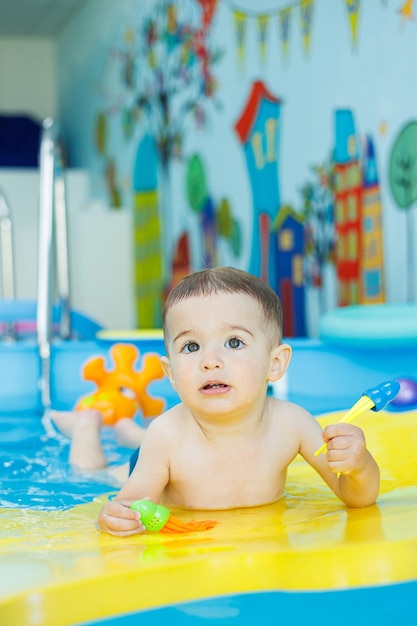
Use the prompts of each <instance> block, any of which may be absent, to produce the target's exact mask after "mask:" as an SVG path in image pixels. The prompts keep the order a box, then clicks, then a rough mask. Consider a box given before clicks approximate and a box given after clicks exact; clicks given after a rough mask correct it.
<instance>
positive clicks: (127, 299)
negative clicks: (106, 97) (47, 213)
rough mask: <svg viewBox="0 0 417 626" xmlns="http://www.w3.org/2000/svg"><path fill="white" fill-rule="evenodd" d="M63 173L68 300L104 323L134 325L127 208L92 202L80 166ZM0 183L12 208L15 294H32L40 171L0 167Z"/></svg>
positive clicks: (25, 296) (32, 296)
mask: <svg viewBox="0 0 417 626" xmlns="http://www.w3.org/2000/svg"><path fill="white" fill-rule="evenodd" d="M66 179H67V189H66V192H67V193H66V195H67V211H68V231H69V232H68V239H69V259H70V281H71V305H72V307H73V308H74V309H77V310H79V311H81V312H82V313H85V314H86V315H89V316H91V317H92V318H94V319H95V320H97V321H98V322H100V323H101V324H103V325H104V326H105V327H107V328H112V329H126V328H132V327H133V326H134V316H133V312H134V306H133V278H132V268H133V262H132V259H131V251H132V245H131V236H132V235H131V233H132V225H131V217H130V213H129V212H128V211H124V212H120V213H116V212H115V211H103V209H102V208H99V207H95V206H94V205H92V204H91V203H90V201H89V181H88V176H87V174H86V173H85V172H83V171H82V170H69V171H68V172H67V175H66ZM0 188H1V189H2V190H3V192H4V193H5V195H6V197H7V200H8V204H9V205H10V207H11V211H12V219H13V239H14V250H15V254H14V264H15V284H16V297H17V298H18V299H24V300H26V299H29V300H36V296H37V284H38V222H39V218H38V213H39V189H40V184H39V174H38V172H37V171H32V170H17V169H16V170H15V169H14V170H8V169H0ZM0 282H1V278H0ZM0 293H1V284H0Z"/></svg>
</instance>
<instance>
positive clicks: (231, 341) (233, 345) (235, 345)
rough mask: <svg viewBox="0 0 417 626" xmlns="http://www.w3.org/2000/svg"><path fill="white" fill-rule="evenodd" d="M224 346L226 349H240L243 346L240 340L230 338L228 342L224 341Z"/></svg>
mask: <svg viewBox="0 0 417 626" xmlns="http://www.w3.org/2000/svg"><path fill="white" fill-rule="evenodd" d="M226 346H227V347H228V348H234V349H236V348H241V347H242V346H243V341H242V340H241V339H238V338H237V337H232V338H231V339H228V341H226Z"/></svg>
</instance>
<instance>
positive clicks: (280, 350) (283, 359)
mask: <svg viewBox="0 0 417 626" xmlns="http://www.w3.org/2000/svg"><path fill="white" fill-rule="evenodd" d="M291 354H292V348H291V346H290V345H289V344H288V343H282V344H281V345H279V346H277V347H276V348H274V350H273V351H272V354H271V369H270V372H269V376H268V380H270V381H271V382H276V381H277V380H280V378H282V377H283V376H284V374H285V372H286V371H287V369H288V366H289V364H290V361H291Z"/></svg>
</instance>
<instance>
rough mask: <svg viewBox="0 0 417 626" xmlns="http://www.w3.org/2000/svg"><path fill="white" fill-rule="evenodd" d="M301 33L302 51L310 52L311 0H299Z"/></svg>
mask: <svg viewBox="0 0 417 626" xmlns="http://www.w3.org/2000/svg"><path fill="white" fill-rule="evenodd" d="M300 11H301V14H300V17H301V34H302V37H303V47H304V52H305V53H306V54H308V53H309V52H310V43H311V25H312V20H313V0H301V2H300Z"/></svg>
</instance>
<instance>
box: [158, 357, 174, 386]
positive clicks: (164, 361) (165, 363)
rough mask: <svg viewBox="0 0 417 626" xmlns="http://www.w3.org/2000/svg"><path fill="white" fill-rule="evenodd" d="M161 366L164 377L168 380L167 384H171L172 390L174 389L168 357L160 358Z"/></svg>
mask: <svg viewBox="0 0 417 626" xmlns="http://www.w3.org/2000/svg"><path fill="white" fill-rule="evenodd" d="M161 365H162V369H163V370H164V374H165V376H166V377H167V378H168V379H169V382H170V383H171V385H172V388H173V389H175V380H174V376H173V374H172V368H171V363H170V362H169V359H168V357H166V356H161Z"/></svg>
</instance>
